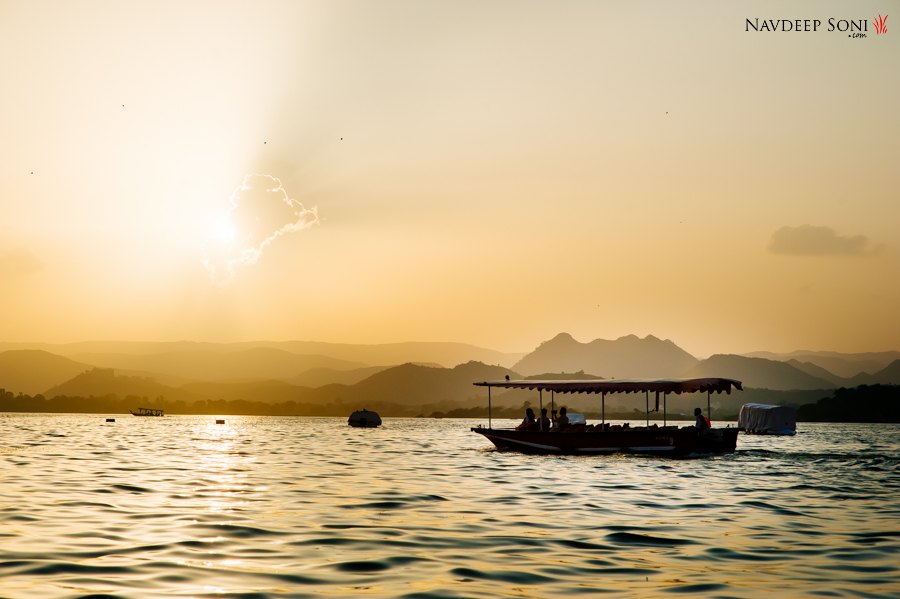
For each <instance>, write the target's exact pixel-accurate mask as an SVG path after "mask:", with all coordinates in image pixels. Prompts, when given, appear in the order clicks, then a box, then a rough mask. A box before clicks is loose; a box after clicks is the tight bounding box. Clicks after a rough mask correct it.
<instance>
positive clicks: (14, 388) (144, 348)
mask: <svg viewBox="0 0 900 599" xmlns="http://www.w3.org/2000/svg"><path fill="white" fill-rule="evenodd" d="M23 345H25V344H0V349H3V348H5V350H4V351H0V389H3V390H5V391H6V392H8V393H13V394H16V393H21V394H26V395H37V394H42V395H43V396H45V397H47V398H51V397H55V396H69V397H91V396H94V397H104V396H108V395H116V396H119V397H126V396H133V397H137V398H165V399H166V400H167V401H184V402H188V403H189V402H193V401H199V400H239V399H240V400H246V401H257V402H265V403H273V404H274V403H280V402H286V401H293V402H300V403H310V404H324V403H329V402H345V403H353V404H359V405H376V404H378V403H389V404H392V405H402V406H410V407H411V406H446V405H466V404H470V403H472V402H483V401H484V399H485V393H484V392H483V390H482V389H481V388H477V387H474V386H473V385H472V382H474V381H477V380H488V379H492V378H503V377H504V376H506V375H509V376H510V377H511V378H524V377H528V376H531V377H544V378H549V377H553V378H560V377H563V378H568V377H571V378H576V377H588V376H594V377H601V378H610V379H612V378H619V379H621V378H694V377H709V376H721V377H727V378H735V379H738V380H741V381H742V382H743V384H744V387H745V389H754V390H769V391H770V392H771V393H776V392H784V391H808V392H812V391H815V390H825V389H835V388H838V387H852V386H857V385H863V384H866V385H873V384H878V383H882V384H900V352H880V353H869V354H837V353H835V352H793V353H791V354H771V353H769V354H765V355H763V353H762V352H757V353H754V354H748V355H724V354H717V355H713V356H710V357H709V358H706V359H704V360H700V359H698V358H696V357H694V356H692V355H690V354H689V353H688V352H686V351H684V350H683V349H681V348H680V347H678V346H677V345H676V344H675V343H673V342H672V341H670V340H661V339H658V338H656V337H654V336H652V335H650V336H647V337H644V338H639V337H636V336H634V335H628V336H625V337H620V338H619V339H615V340H603V339H596V340H594V341H591V342H588V343H581V342H579V341H577V340H575V339H574V338H573V337H572V336H571V335H568V334H566V333H561V334H559V335H557V336H555V337H553V338H552V339H550V340H548V341H545V342H544V343H541V344H540V345H539V346H538V347H537V348H536V349H535V350H534V351H532V352H530V353H527V354H511V353H502V352H496V351H493V350H489V349H485V348H478V347H475V346H467V345H465V344H455V343H451V344H441V343H408V344H386V345H381V346H379V345H360V346H355V345H346V344H327V343H326V344H323V343H315V342H301V341H297V342H260V343H258V344H253V343H234V344H208V343H190V342H177V343H148V344H142V343H106V342H91V343H79V344H68V345H58V346H47V345H43V346H38V345H34V346H32V347H22V346H23ZM48 348H49V349H48ZM50 349H52V350H54V351H52V352H51V351H50ZM57 352H59V353H57ZM467 352H468V353H467ZM461 356H465V357H466V358H467V359H464V360H460V361H458V362H455V361H456V360H457V359H458V358H459V357H461ZM395 360H403V361H399V362H398V361H395ZM489 364H494V365H489ZM506 365H508V367H507V366H506ZM854 365H855V366H854ZM828 366H831V367H832V368H835V370H839V371H840V373H841V374H838V373H837V372H835V371H834V370H831V369H829V368H828ZM856 367H859V368H867V369H868V370H856ZM847 375H849V376H847ZM756 395H758V393H757V394H756ZM528 397H529V395H528V394H527V393H525V392H510V393H508V394H502V393H501V394H498V395H497V398H496V401H498V402H500V403H506V404H509V405H513V404H515V405H521V402H522V401H523V398H528ZM572 400H573V401H574V402H575V403H578V402H577V400H578V398H572ZM608 401H609V400H608ZM754 401H758V399H754ZM0 410H2V405H0Z"/></svg>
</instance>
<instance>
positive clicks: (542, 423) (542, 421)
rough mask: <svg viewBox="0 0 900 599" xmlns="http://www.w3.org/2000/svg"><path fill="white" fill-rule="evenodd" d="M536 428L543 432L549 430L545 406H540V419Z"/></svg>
mask: <svg viewBox="0 0 900 599" xmlns="http://www.w3.org/2000/svg"><path fill="white" fill-rule="evenodd" d="M538 430H541V431H544V432H547V431H549V430H550V418H548V417H547V408H541V419H540V420H539V421H538Z"/></svg>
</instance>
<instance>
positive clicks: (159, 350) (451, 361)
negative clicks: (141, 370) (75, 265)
mask: <svg viewBox="0 0 900 599" xmlns="http://www.w3.org/2000/svg"><path fill="white" fill-rule="evenodd" d="M257 348H265V349H277V350H281V351H286V352H288V353H292V354H300V355H318V356H328V357H330V358H334V359H336V360H341V361H344V362H353V363H356V364H357V365H358V366H377V365H379V364H389V365H397V364H405V363H407V362H431V363H435V364H440V365H442V366H445V367H452V366H455V365H457V364H462V363H465V362H468V361H470V360H475V361H479V362H483V363H485V364H499V365H504V366H509V365H511V364H513V363H514V362H516V361H517V360H519V359H520V358H521V357H522V356H523V355H524V353H521V352H519V353H510V352H500V351H496V350H493V349H488V348H484V347H479V346H476V345H470V344H467V343H453V342H405V343H379V344H352V343H326V342H320V341H245V342H235V343H206V342H196V341H165V342H143V341H82V342H78V343H63V344H51V343H8V342H5V343H4V342H0V351H6V350H21V349H40V350H44V351H48V352H51V353H54V354H58V355H62V356H66V357H68V358H72V359H73V360H83V361H86V362H91V359H89V358H85V356H86V355H87V356H95V355H130V356H137V355H145V356H146V355H153V354H172V353H183V352H187V353H192V352H210V353H224V352H235V351H243V350H248V349H257ZM112 367H116V368H119V366H112ZM341 368H343V367H341Z"/></svg>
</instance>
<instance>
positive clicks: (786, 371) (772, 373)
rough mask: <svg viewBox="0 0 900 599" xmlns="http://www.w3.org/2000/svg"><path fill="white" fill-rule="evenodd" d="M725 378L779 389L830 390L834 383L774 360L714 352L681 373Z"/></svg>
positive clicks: (745, 383)
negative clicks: (714, 353)
mask: <svg viewBox="0 0 900 599" xmlns="http://www.w3.org/2000/svg"><path fill="white" fill-rule="evenodd" d="M716 376H718V377H724V378H733V379H737V380H739V381H741V382H742V383H743V384H744V387H745V388H747V387H755V388H758V389H774V390H782V391H791V390H800V389H832V388H834V384H833V383H831V382H829V381H827V380H824V379H821V378H818V377H815V376H812V375H810V374H807V373H806V372H803V371H802V370H799V369H798V368H796V367H794V366H792V365H790V364H788V363H786V362H779V361H777V360H767V359H765V358H748V357H746V356H736V355H733V354H716V355H714V356H710V357H709V358H707V359H706V360H703V361H702V362H700V363H699V364H697V365H696V366H694V367H693V368H691V369H689V370H687V371H686V372H684V373H683V377H684V378H702V377H716Z"/></svg>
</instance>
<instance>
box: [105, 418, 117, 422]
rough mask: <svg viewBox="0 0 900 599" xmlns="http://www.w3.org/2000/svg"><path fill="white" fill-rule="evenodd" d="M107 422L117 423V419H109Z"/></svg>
mask: <svg viewBox="0 0 900 599" xmlns="http://www.w3.org/2000/svg"><path fill="white" fill-rule="evenodd" d="M106 421H107V422H115V421H116V419H115V418H107V419H106Z"/></svg>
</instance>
